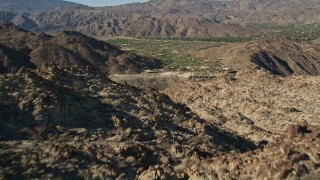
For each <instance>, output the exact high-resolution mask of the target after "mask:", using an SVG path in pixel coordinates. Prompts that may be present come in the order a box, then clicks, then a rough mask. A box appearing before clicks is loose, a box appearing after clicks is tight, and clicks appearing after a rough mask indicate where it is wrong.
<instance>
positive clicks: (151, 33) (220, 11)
mask: <svg viewBox="0 0 320 180" xmlns="http://www.w3.org/2000/svg"><path fill="white" fill-rule="evenodd" d="M319 8H320V2H318V1H315V0H307V1H301V0H298V1H293V0H281V1H275V0H272V1H257V0H250V1H248V0H234V1H210V0H202V1H195V0H179V1H172V0H153V1H149V2H145V3H134V4H127V5H120V6H114V7H100V8H91V7H87V6H76V7H74V6H71V7H65V8H61V9H53V10H50V11H46V12H43V11H42V12H33V13H30V14H25V15H24V19H27V20H24V21H23V20H20V21H21V22H26V21H28V22H29V23H24V24H23V23H21V22H20V21H15V20H14V19H19V18H18V17H17V16H19V15H20V16H21V12H17V11H10V12H11V15H10V16H12V17H11V18H8V17H7V18H5V15H4V14H5V13H7V12H6V11H9V10H8V9H3V8H2V11H0V19H1V20H2V21H4V22H13V23H14V24H16V25H18V26H20V27H28V26H29V27H28V28H26V29H28V30H31V31H34V32H42V31H44V32H50V33H53V32H56V31H62V30H77V31H80V32H82V33H85V34H87V35H91V36H95V37H106V36H109V35H112V36H130V37H188V38H208V37H226V36H231V37H239V36H255V35H259V34H263V32H264V29H257V28H253V27H251V26H252V25H254V24H261V23H262V24H268V23H274V24H279V25H290V24H296V23H302V24H314V23H316V24H317V23H320V14H319V13H318V10H317V9H319ZM15 17H16V18H15ZM20 19H21V18H20Z"/></svg>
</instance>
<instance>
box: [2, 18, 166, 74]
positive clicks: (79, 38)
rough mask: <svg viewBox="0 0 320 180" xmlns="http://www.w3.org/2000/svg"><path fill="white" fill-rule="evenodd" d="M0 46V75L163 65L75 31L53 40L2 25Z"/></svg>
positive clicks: (108, 70)
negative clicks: (51, 68) (46, 67)
mask: <svg viewBox="0 0 320 180" xmlns="http://www.w3.org/2000/svg"><path fill="white" fill-rule="evenodd" d="M0 45H1V46H0V48H1V49H0V50H1V51H0V54H1V58H0V62H1V65H0V70H1V71H0V73H5V72H12V71H16V70H17V69H19V68H20V67H22V66H24V67H29V68H35V67H37V66H41V65H42V64H55V65H58V66H60V67H74V68H76V67H79V66H81V67H87V68H88V69H90V70H92V71H98V72H101V73H129V72H130V73H134V72H141V71H143V70H144V69H153V68H160V67H161V62H160V61H157V60H155V59H150V58H145V57H140V56H136V55H131V54H128V53H125V52H123V51H121V50H119V49H117V48H116V47H114V46H112V45H110V44H107V43H105V42H103V41H99V40H96V39H94V38H90V37H88V36H85V35H83V34H81V33H78V32H74V31H64V32H59V33H58V34H56V35H55V36H50V35H46V34H43V33H42V34H33V33H31V32H28V31H25V30H23V29H19V28H16V27H14V26H12V25H8V24H0Z"/></svg>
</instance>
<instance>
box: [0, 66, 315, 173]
mask: <svg viewBox="0 0 320 180" xmlns="http://www.w3.org/2000/svg"><path fill="white" fill-rule="evenodd" d="M0 84H1V86H0V92H1V93H0V106H1V108H0V124H1V126H0V127H1V129H0V130H1V131H0V132H1V133H0V149H1V151H0V153H1V156H0V165H1V170H0V176H1V178H2V179H12V178H14V179H15V178H28V179H30V178H46V179H47V178H48V179H57V178H81V179H82V178H85V179H86V178H89V179H91V178H101V179H106V178H111V179H116V178H118V179H123V178H125V179H170V178H171V179H186V178H190V179H208V178H209V179H216V178H220V179H224V178H227V179H229V178H254V179H255V178H270V179H271V178H274V177H277V178H296V177H301V178H306V179H308V178H309V177H311V178H312V177H317V176H318V174H319V160H320V159H319V145H320V144H319V143H320V142H319V136H320V134H319V126H315V125H316V123H315V122H313V121H310V123H311V124H314V125H309V124H307V123H302V124H300V125H291V126H288V127H287V130H286V131H282V132H283V133H281V134H279V136H278V137H275V138H273V139H272V140H270V142H267V141H262V142H259V143H254V141H251V140H247V139H245V138H242V137H241V136H239V135H236V134H232V133H230V132H228V131H225V130H221V129H220V128H218V127H219V123H216V122H214V121H211V120H210V119H206V120H205V119H201V118H199V117H198V116H197V115H196V114H195V113H193V112H192V111H191V110H190V109H189V108H188V107H186V106H184V105H182V104H177V103H175V102H173V101H172V100H171V99H170V98H169V97H168V96H166V95H163V94H160V93H158V92H157V91H154V90H152V89H149V88H142V89H137V88H134V87H131V86H127V85H120V84H117V83H114V82H113V81H111V80H109V78H108V77H106V76H105V75H103V74H95V73H92V72H91V73H88V72H87V70H86V69H81V68H80V69H73V68H71V67H70V68H64V69H60V68H58V67H55V66H45V65H43V66H41V67H38V68H37V70H36V71H30V70H27V69H25V68H21V69H20V70H19V71H18V72H17V73H7V74H3V75H0ZM21 87H23V88H21ZM314 99H317V98H314ZM288 108H290V107H288ZM192 109H193V107H192ZM290 111H291V110H290ZM310 111H312V110H310ZM314 111H315V109H314ZM195 112H197V111H195ZM292 113H295V112H293V111H292ZM297 113H299V112H297ZM217 117H219V118H221V116H218V115H217ZM301 120H303V119H301ZM244 121H245V120H244ZM297 121H298V120H297ZM245 122H246V121H245ZM281 130H282V128H281ZM260 140H262V139H260Z"/></svg>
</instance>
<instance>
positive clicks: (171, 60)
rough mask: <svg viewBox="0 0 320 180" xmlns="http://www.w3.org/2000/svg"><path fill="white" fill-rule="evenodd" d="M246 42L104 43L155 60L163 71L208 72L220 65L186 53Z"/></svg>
mask: <svg viewBox="0 0 320 180" xmlns="http://www.w3.org/2000/svg"><path fill="white" fill-rule="evenodd" d="M246 40H249V39H248V38H229V37H228V38H211V39H147V38H144V39H136V38H111V39H107V40H106V41H107V42H108V43H111V44H113V45H116V46H118V47H119V48H120V49H122V50H124V51H127V52H129V53H133V54H138V55H142V56H147V57H153V58H157V59H159V60H161V61H162V62H163V63H164V65H165V66H164V69H165V70H184V71H200V72H210V71H216V70H218V69H219V68H220V67H221V65H220V64H219V63H218V62H206V61H204V60H202V59H195V58H193V57H191V56H190V55H189V53H188V52H189V51H200V50H202V49H207V48H210V47H217V46H221V45H223V44H225V43H229V42H243V41H246Z"/></svg>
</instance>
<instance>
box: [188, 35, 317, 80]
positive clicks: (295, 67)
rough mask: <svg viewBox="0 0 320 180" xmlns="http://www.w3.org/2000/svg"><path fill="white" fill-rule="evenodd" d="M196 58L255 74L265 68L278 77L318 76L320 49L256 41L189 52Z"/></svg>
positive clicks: (273, 39)
mask: <svg viewBox="0 0 320 180" xmlns="http://www.w3.org/2000/svg"><path fill="white" fill-rule="evenodd" d="M190 54H191V55H192V56H194V57H196V58H201V59H206V60H210V61H218V62H219V63H221V64H222V65H223V66H224V67H226V68H232V69H235V70H240V71H243V70H246V71H250V70H254V69H257V68H263V69H266V70H268V71H269V72H270V73H272V74H276V75H284V76H287V75H319V74H320V48H319V46H318V45H317V44H316V40H315V41H314V42H313V43H308V42H298V41H294V40H290V39H287V38H283V37H267V38H258V39H253V40H251V41H249V42H244V43H230V44H227V45H223V46H221V47H213V48H209V49H204V50H202V51H200V52H199V51H190Z"/></svg>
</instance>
